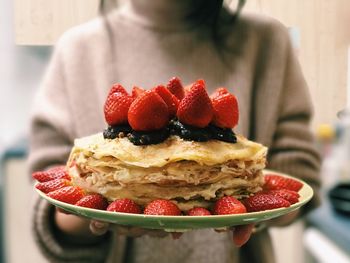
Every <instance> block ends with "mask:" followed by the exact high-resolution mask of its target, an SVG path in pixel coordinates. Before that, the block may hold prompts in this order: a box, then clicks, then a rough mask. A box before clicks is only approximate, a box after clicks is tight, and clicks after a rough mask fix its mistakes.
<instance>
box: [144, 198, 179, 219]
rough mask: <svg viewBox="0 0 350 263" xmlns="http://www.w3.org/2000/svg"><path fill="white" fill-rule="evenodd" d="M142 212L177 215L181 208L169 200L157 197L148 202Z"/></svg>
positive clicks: (146, 213)
mask: <svg viewBox="0 0 350 263" xmlns="http://www.w3.org/2000/svg"><path fill="white" fill-rule="evenodd" d="M143 213H144V214H145V215H162V216H179V215H181V210H180V209H179V208H178V207H177V205H175V204H174V203H172V202H171V201H169V200H164V199H157V200H154V201H152V202H150V203H149V204H148V205H147V206H146V208H145V211H144V212H143Z"/></svg>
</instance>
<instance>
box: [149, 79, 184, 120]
mask: <svg viewBox="0 0 350 263" xmlns="http://www.w3.org/2000/svg"><path fill="white" fill-rule="evenodd" d="M153 90H154V91H155V92H157V94H158V95H159V96H160V97H161V98H162V99H163V100H164V102H165V103H166V104H167V105H168V110H169V115H170V117H174V116H175V115H176V112H177V108H178V107H179V103H180V102H179V100H178V98H176V97H175V95H173V94H172V93H171V92H170V91H169V90H168V89H167V88H166V87H164V86H163V85H159V86H157V87H155V88H154V89H153Z"/></svg>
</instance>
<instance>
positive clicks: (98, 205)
mask: <svg viewBox="0 0 350 263" xmlns="http://www.w3.org/2000/svg"><path fill="white" fill-rule="evenodd" d="M75 205H77V206H82V207H88V208H93V209H99V210H106V209H107V207H108V202H107V199H106V198H104V197H103V196H102V195H100V194H90V195H86V196H84V197H83V198H82V199H80V200H79V201H78V202H77V203H76V204H75Z"/></svg>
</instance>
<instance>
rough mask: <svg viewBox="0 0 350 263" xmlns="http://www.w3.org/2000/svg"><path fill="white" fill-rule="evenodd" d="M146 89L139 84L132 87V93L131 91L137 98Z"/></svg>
mask: <svg viewBox="0 0 350 263" xmlns="http://www.w3.org/2000/svg"><path fill="white" fill-rule="evenodd" d="M144 92H145V90H144V89H143V88H140V87H137V86H134V87H133V88H132V93H131V96H132V97H133V98H134V99H136V98H137V97H138V96H140V95H141V94H142V93H144Z"/></svg>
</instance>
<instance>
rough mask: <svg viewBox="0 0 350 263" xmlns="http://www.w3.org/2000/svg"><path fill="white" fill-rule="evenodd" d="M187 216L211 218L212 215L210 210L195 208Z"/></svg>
mask: <svg viewBox="0 0 350 263" xmlns="http://www.w3.org/2000/svg"><path fill="white" fill-rule="evenodd" d="M187 214H188V215H189V216H210V215H211V213H210V211H209V210H207V209H205V208H203V207H194V208H192V209H190V210H189V211H188V212H187Z"/></svg>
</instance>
